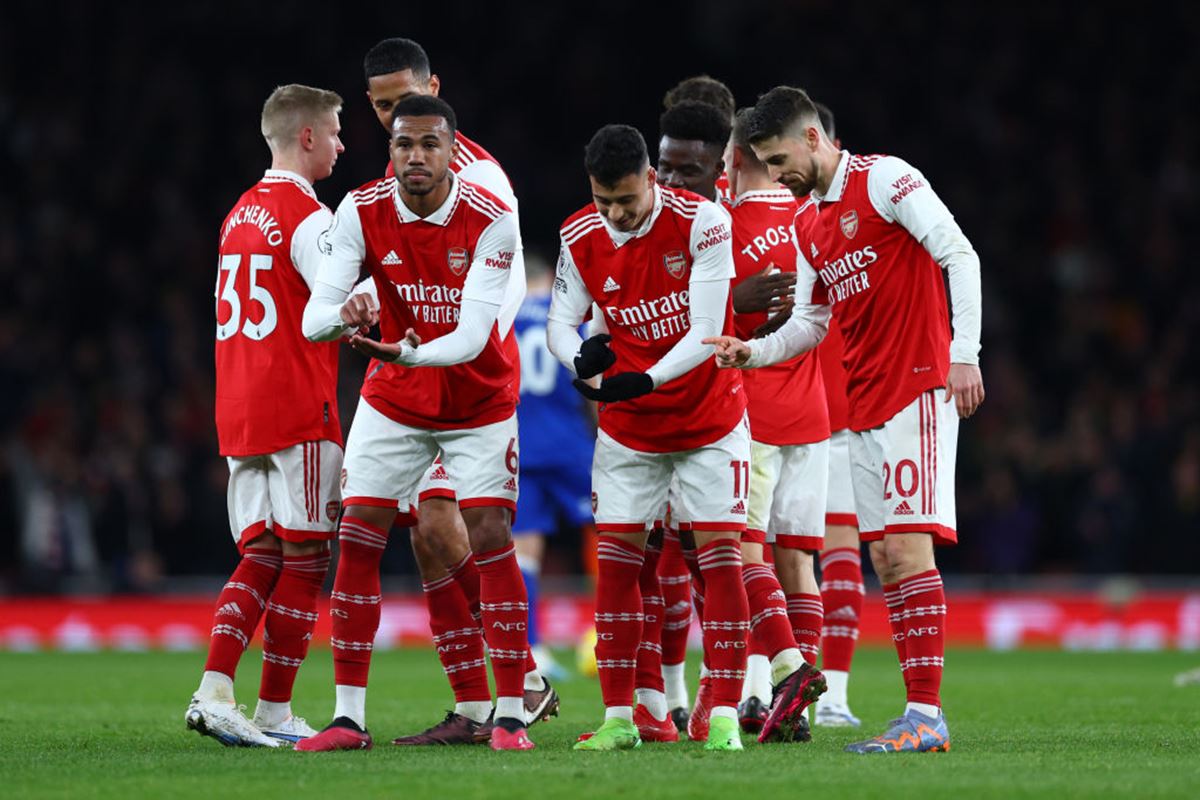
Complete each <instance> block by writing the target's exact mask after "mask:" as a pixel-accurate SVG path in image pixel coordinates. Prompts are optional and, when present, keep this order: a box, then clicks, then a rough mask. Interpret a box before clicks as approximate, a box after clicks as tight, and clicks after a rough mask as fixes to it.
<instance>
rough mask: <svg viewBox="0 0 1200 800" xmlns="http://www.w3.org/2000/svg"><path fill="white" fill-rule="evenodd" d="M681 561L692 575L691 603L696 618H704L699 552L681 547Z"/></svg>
mask: <svg viewBox="0 0 1200 800" xmlns="http://www.w3.org/2000/svg"><path fill="white" fill-rule="evenodd" d="M683 563H685V564H687V568H688V572H689V573H691V576H692V605H693V606H694V607H695V609H696V618H697V619H704V572H703V571H702V570H701V569H700V561H699V553H698V552H697V551H696V550H695V549H692V548H687V547H685V548H683Z"/></svg>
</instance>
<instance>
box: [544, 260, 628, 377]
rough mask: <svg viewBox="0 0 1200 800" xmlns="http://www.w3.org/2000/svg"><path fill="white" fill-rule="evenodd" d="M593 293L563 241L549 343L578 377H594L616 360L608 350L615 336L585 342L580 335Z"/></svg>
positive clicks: (548, 324) (552, 299) (548, 326)
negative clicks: (585, 283)
mask: <svg viewBox="0 0 1200 800" xmlns="http://www.w3.org/2000/svg"><path fill="white" fill-rule="evenodd" d="M592 304H593V300H592V295H591V292H589V291H588V290H587V286H586V285H584V282H583V278H582V277H581V276H580V275H579V268H578V267H576V266H575V260H574V258H573V257H572V256H571V249H570V248H569V247H567V245H566V244H565V243H564V244H563V245H562V246H561V249H560V250H559V254H558V265H557V266H556V267H555V269H554V291H553V292H551V294H550V313H549V314H548V315H547V318H546V346H547V347H548V348H550V352H551V353H553V354H554V357H555V358H557V359H558V360H559V361H560V362H561V363H562V365H563V366H564V367H566V368H567V369H569V370H570V371H571V374H572V375H575V376H576V377H577V378H583V379H587V378H591V377H593V376H595V375H599V374H600V373H602V372H604V370H606V369H608V368H609V367H611V366H612V365H613V364H614V363H615V362H616V360H617V357H616V356H615V355H613V353H612V351H611V350H609V349H608V342H609V341H611V340H612V337H611V336H609V335H608V333H599V334H596V335H594V336H591V337H590V338H588V339H587V341H584V339H583V337H581V336H580V335H579V326H580V325H581V324H583V320H584V318H585V317H586V316H587V312H588V309H590V308H591V307H592Z"/></svg>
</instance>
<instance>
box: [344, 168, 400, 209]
mask: <svg viewBox="0 0 1200 800" xmlns="http://www.w3.org/2000/svg"><path fill="white" fill-rule="evenodd" d="M395 191H396V178H395V176H388V177H383V178H376V179H375V180H373V181H367V182H366V183H364V184H363V185H362V186H359V187H358V188H357V189H352V190H351V191H350V193H349V194H348V195H346V197H347V199H349V200H350V201H351V202H353V203H354V205H356V206H358V207H359V208H362V207H364V206H369V205H373V204H375V203H379V202H381V201H384V200H390V199H391V196H392V193H393V192H395Z"/></svg>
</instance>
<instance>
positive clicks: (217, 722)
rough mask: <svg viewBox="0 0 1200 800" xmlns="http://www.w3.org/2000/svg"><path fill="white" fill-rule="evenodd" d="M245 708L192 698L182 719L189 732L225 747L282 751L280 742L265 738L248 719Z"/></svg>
mask: <svg viewBox="0 0 1200 800" xmlns="http://www.w3.org/2000/svg"><path fill="white" fill-rule="evenodd" d="M244 708H245V706H237V705H234V704H233V703H220V702H216V701H213V700H201V699H200V698H198V697H196V696H195V695H193V696H192V702H191V703H189V704H188V708H187V712H186V713H185V714H184V715H183V718H184V721H185V722H187V726H188V728H189V729H190V730H193V731H196V732H197V733H199V734H201V735H202V736H211V737H212V738H214V739H216V740H217V741H218V742H220V743H221V744H223V745H225V746H226V747H279V741H278V740H276V739H272V738H271V737H269V736H267V735H265V734H264V733H263V732H262V731H260V730H259V729H258V728H256V727H254V725H253V724H252V723H251V722H250V720H248V719H246V716H245V715H244V714H243V713H242V709H244Z"/></svg>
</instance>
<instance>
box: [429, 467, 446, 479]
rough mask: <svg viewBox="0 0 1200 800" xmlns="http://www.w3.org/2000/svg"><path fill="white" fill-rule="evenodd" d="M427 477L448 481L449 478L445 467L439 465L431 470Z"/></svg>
mask: <svg viewBox="0 0 1200 800" xmlns="http://www.w3.org/2000/svg"><path fill="white" fill-rule="evenodd" d="M429 479H430V480H433V481H448V480H450V473H448V472H446V468H445V467H441V466H439V467H438V468H437V469H435V470H434V471H433V474H432V475H430V476H429Z"/></svg>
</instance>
